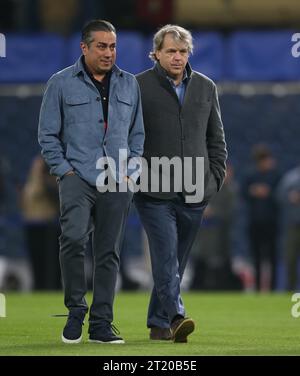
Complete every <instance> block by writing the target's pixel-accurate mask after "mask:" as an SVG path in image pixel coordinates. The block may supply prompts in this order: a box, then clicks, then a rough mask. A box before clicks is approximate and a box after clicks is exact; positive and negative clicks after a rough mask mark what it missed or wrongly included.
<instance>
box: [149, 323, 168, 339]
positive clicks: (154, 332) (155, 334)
mask: <svg viewBox="0 0 300 376" xmlns="http://www.w3.org/2000/svg"><path fill="white" fill-rule="evenodd" d="M171 337H172V336H171V330H170V329H169V328H159V327H158V326H153V327H152V328H151V329H150V339H153V340H158V341H170V339H171Z"/></svg>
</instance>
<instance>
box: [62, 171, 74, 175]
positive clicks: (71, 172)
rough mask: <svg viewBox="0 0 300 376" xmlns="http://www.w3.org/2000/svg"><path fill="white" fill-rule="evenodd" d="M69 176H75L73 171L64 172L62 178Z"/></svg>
mask: <svg viewBox="0 0 300 376" xmlns="http://www.w3.org/2000/svg"><path fill="white" fill-rule="evenodd" d="M69 175H75V172H74V170H70V171H68V172H66V173H65V175H64V176H69Z"/></svg>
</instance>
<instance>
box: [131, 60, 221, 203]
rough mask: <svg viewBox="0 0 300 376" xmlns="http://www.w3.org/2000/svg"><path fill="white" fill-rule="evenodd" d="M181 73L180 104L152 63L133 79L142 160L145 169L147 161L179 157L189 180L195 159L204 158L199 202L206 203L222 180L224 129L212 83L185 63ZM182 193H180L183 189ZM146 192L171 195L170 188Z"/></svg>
mask: <svg viewBox="0 0 300 376" xmlns="http://www.w3.org/2000/svg"><path fill="white" fill-rule="evenodd" d="M186 69H187V73H188V82H187V87H186V92H185V97H184V101H183V104H182V106H181V105H180V102H179V100H178V98H177V95H176V93H175V90H174V89H173V88H172V86H171V84H170V82H169V81H168V79H167V78H166V72H165V71H164V70H163V69H162V67H161V66H160V65H159V64H158V63H157V64H155V66H154V67H153V68H152V69H150V70H147V71H145V72H143V73H141V74H139V75H137V80H138V83H139V86H140V89H141V96H142V107H143V117H144V126H145V145H144V157H145V158H146V159H147V161H148V164H149V165H151V164H150V158H151V157H163V156H166V157H168V158H170V159H171V158H173V157H181V158H182V160H183V158H184V157H191V158H192V164H191V171H190V172H191V174H192V177H193V181H194V182H195V174H196V170H195V169H196V163H195V162H196V161H195V158H196V157H204V188H205V191H204V193H205V196H204V201H205V202H208V201H209V199H210V198H211V197H212V196H213V195H214V194H215V193H216V192H217V190H219V189H220V187H221V185H222V183H223V180H224V176H225V161H226V157H227V152H226V144H225V139H224V131H223V125H222V121H221V116H220V109H219V103H218V98H217V93H216V87H215V84H214V83H213V82H212V81H211V80H210V79H209V78H207V77H206V76H204V75H202V74H200V73H197V72H194V71H192V70H191V68H190V66H189V64H187V66H186ZM189 168H190V167H189ZM182 175H183V176H184V171H183V174H182ZM172 181H173V179H171V182H172ZM183 186H184V185H183ZM182 193H183V195H186V192H185V191H184V189H183V191H182ZM149 194H150V195H151V196H153V197H158V198H166V199H168V198H171V197H174V195H175V193H174V189H173V185H172V184H171V190H170V193H162V192H158V193H155V192H150V193H149Z"/></svg>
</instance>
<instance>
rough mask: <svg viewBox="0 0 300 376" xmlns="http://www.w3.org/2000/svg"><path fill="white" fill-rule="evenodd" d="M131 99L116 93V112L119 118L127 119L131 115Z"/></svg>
mask: <svg viewBox="0 0 300 376" xmlns="http://www.w3.org/2000/svg"><path fill="white" fill-rule="evenodd" d="M132 108H133V104H132V100H131V99H130V98H127V97H125V96H123V95H121V94H117V114H118V117H119V118H120V119H121V120H126V121H129V120H130V119H131V115H132Z"/></svg>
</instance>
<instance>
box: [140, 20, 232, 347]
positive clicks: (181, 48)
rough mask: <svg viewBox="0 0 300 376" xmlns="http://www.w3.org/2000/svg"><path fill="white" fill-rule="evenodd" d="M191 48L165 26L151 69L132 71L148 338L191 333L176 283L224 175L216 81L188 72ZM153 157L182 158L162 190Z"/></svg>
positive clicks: (185, 35) (179, 32) (181, 337)
mask: <svg viewBox="0 0 300 376" xmlns="http://www.w3.org/2000/svg"><path fill="white" fill-rule="evenodd" d="M192 50H193V44H192V36H191V33H190V32H189V31H187V30H185V29H183V28H182V27H179V26H176V25H166V26H164V27H162V28H161V29H160V30H159V31H158V32H157V33H156V34H155V36H154V39H153V51H152V52H151V53H150V58H151V59H152V60H154V62H155V64H154V67H153V68H152V69H149V70H147V71H145V72H143V73H141V74H139V75H138V76H137V80H138V83H139V85H140V89H141V96H142V107H143V117H144V125H145V137H146V138H145V145H144V158H145V159H146V161H147V164H148V166H149V176H151V179H152V180H151V179H150V180H149V183H150V184H149V189H148V190H147V192H145V190H141V192H139V193H137V194H136V195H135V199H134V201H135V204H136V207H137V209H138V211H139V214H140V217H141V220H142V222H143V225H144V227H145V230H146V233H147V236H148V240H149V245H150V253H151V263H152V273H153V279H154V288H153V291H152V295H151V300H150V304H149V309H148V319H147V326H148V327H149V328H150V339H153V340H173V341H174V342H187V336H188V335H189V334H191V333H192V332H193V331H194V328H195V323H194V321H193V320H192V319H190V318H188V317H186V312H185V308H184V305H183V301H182V298H181V296H180V281H181V279H182V276H183V272H184V269H185V266H186V262H187V259H188V255H189V252H190V249H191V247H192V244H193V241H194V239H195V236H196V234H197V231H198V228H199V226H200V223H201V219H202V214H203V211H204V209H205V207H206V205H207V203H208V202H209V200H210V199H211V198H212V197H213V196H214V195H215V194H216V193H217V191H219V190H220V188H221V186H222V184H223V180H224V176H225V161H226V157H227V151H226V144H225V139H224V131H223V125H222V121H221V115H220V108H219V103H218V96H217V89H216V85H215V84H214V83H213V82H212V81H211V80H210V79H209V78H208V77H206V76H204V75H203V74H200V73H198V72H195V71H193V70H192V69H191V66H190V64H189V62H188V58H189V55H190V54H191V53H192ZM166 157H167V158H166ZM157 158H163V159H164V160H170V161H173V162H174V161H175V159H176V158H177V162H178V159H180V161H181V162H182V163H181V164H180V165H178V163H177V164H175V167H174V166H173V167H174V168H173V169H172V168H170V171H171V173H170V174H169V179H170V181H169V183H170V184H169V187H170V189H168V190H167V191H166V189H164V187H163V184H161V182H162V179H164V178H166V176H165V174H164V173H163V172H162V169H163V168H161V167H162V166H158V165H157V163H155V164H154V162H153V161H154V159H156V161H157ZM174 158H175V159H174ZM198 162H199V163H198ZM201 163H202V164H201ZM200 173H201V174H200ZM199 174H200V177H201V178H200V179H199ZM144 175H145V174H144ZM175 175H176V176H175ZM178 176H179V178H178ZM141 180H142V179H141ZM154 180H159V182H157V181H154ZM186 180H190V181H192V182H195V181H196V184H194V187H195V190H196V191H197V190H198V191H199V192H202V195H201V194H196V195H194V199H192V198H193V197H192V196H191V195H190V193H191V191H190V189H188V187H187V184H186V183H187V182H186ZM178 183H180V184H178ZM178 186H179V187H180V186H181V189H178ZM153 187H155V188H153ZM157 187H159V188H158V189H157ZM195 198H196V199H195Z"/></svg>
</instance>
